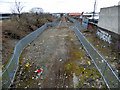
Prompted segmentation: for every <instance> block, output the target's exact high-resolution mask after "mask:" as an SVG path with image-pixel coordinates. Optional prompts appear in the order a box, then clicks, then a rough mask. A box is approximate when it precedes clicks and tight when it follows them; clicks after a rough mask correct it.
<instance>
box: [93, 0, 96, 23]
mask: <svg viewBox="0 0 120 90" xmlns="http://www.w3.org/2000/svg"><path fill="white" fill-rule="evenodd" d="M95 7H96V0H95V3H94V10H93V22H94V16H95Z"/></svg>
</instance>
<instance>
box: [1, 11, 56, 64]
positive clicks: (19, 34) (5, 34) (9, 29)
mask: <svg viewBox="0 0 120 90" xmlns="http://www.w3.org/2000/svg"><path fill="white" fill-rule="evenodd" d="M47 20H48V21H49V22H52V21H53V20H55V18H54V17H52V16H51V15H49V14H38V15H36V14H33V13H32V14H29V13H25V14H22V15H21V17H20V18H17V17H16V16H12V19H11V20H3V21H2V42H3V43H2V46H3V48H2V56H3V57H2V64H3V65H6V63H8V61H9V58H11V56H12V54H13V48H14V46H15V44H16V43H17V42H18V41H19V40H20V39H22V38H24V37H25V36H26V35H28V34H30V33H31V32H33V31H34V30H36V29H37V28H39V27H41V26H42V25H44V24H45V23H46V21H47Z"/></svg>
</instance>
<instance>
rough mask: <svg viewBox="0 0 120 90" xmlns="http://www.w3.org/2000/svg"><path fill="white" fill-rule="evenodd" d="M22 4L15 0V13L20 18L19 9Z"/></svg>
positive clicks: (21, 8) (20, 9)
mask: <svg viewBox="0 0 120 90" xmlns="http://www.w3.org/2000/svg"><path fill="white" fill-rule="evenodd" d="M23 8H24V6H22V5H21V2H17V1H16V0H15V10H14V11H16V13H18V17H19V18H20V15H21V11H22V10H23Z"/></svg>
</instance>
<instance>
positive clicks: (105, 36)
mask: <svg viewBox="0 0 120 90" xmlns="http://www.w3.org/2000/svg"><path fill="white" fill-rule="evenodd" d="M96 34H97V35H98V36H99V37H100V39H102V40H104V41H106V42H108V43H109V44H110V43H111V35H109V34H108V33H107V32H105V31H102V30H100V29H98V30H97V33H96Z"/></svg>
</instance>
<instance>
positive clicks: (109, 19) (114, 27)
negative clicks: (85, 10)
mask: <svg viewBox="0 0 120 90" xmlns="http://www.w3.org/2000/svg"><path fill="white" fill-rule="evenodd" d="M119 7H120V6H119ZM118 15H119V14H118V6H113V7H108V8H102V9H101V10H100V17H99V22H98V26H99V27H101V28H104V29H107V30H109V31H112V32H114V33H117V34H120V31H118ZM119 18H120V17H119ZM119 27H120V25H119Z"/></svg>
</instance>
